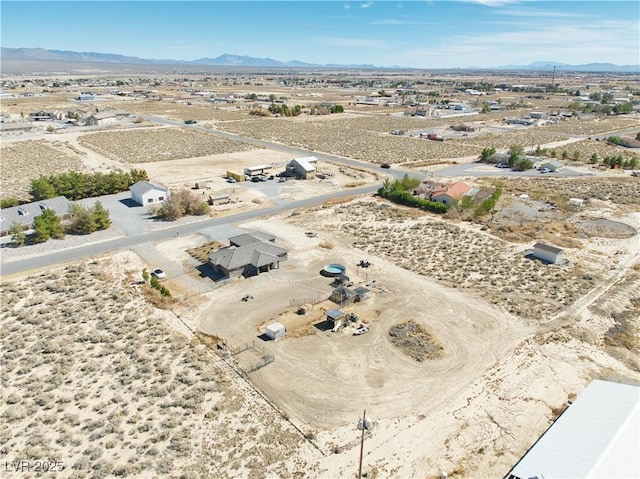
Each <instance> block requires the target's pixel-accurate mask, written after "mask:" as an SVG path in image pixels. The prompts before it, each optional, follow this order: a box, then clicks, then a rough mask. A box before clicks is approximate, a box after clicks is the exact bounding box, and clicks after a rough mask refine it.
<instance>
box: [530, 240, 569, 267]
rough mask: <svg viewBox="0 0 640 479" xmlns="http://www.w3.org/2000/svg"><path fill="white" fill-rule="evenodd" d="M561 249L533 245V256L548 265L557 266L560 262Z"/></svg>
mask: <svg viewBox="0 0 640 479" xmlns="http://www.w3.org/2000/svg"><path fill="white" fill-rule="evenodd" d="M562 252H563V250H562V249H561V248H558V247H556V246H552V245H549V244H545V243H536V244H534V245H533V256H535V257H536V258H539V259H541V260H543V261H547V262H548V263H552V264H558V263H561V262H562Z"/></svg>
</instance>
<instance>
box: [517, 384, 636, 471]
mask: <svg viewBox="0 0 640 479" xmlns="http://www.w3.org/2000/svg"><path fill="white" fill-rule="evenodd" d="M638 451H640V387H638V386H632V385H628V384H618V383H612V382H607V381H600V380H595V381H593V382H591V384H589V386H587V388H586V389H585V390H584V392H583V393H582V394H581V395H580V396H578V398H577V399H576V400H575V402H574V403H573V404H572V405H571V406H569V407H568V408H567V410H566V411H565V412H564V413H563V414H562V415H561V416H560V417H559V418H558V419H557V420H556V421H555V423H553V424H552V425H551V427H550V428H549V429H547V431H546V432H545V433H544V434H543V435H542V437H540V439H538V442H536V443H535V444H534V445H533V446H532V447H531V449H529V451H528V452H527V453H526V454H525V455H524V456H523V457H522V459H520V461H519V462H518V463H517V464H516V465H515V467H514V468H513V469H512V470H511V471H510V472H509V474H507V476H505V477H506V478H508V479H515V478H518V479H530V478H534V477H537V478H539V479H543V478H544V479H553V478H562V479H573V478H585V479H586V478H589V479H600V478H601V479H610V478H616V479H626V478H629V479H632V478H638V477H640V458H639V456H638Z"/></svg>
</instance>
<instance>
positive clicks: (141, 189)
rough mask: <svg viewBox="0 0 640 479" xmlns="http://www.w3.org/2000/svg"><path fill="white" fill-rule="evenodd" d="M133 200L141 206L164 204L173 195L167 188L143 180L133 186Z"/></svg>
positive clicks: (131, 188) (131, 189)
mask: <svg viewBox="0 0 640 479" xmlns="http://www.w3.org/2000/svg"><path fill="white" fill-rule="evenodd" d="M129 190H130V191H131V199H132V200H133V201H135V202H136V203H138V204H139V205H142V206H145V205H150V204H152V203H162V202H163V201H164V200H166V199H167V198H169V195H170V194H171V193H170V192H169V190H168V189H167V188H165V187H164V186H162V185H159V184H157V183H152V182H150V181H145V180H141V181H138V182H137V183H135V184H133V185H131V187H130V188H129Z"/></svg>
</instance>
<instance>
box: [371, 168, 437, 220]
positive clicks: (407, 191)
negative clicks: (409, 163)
mask: <svg viewBox="0 0 640 479" xmlns="http://www.w3.org/2000/svg"><path fill="white" fill-rule="evenodd" d="M418 185H420V180H419V179H418V178H410V177H409V176H408V175H404V177H403V178H402V180H394V181H393V182H392V181H390V180H389V179H387V180H385V181H384V183H383V185H382V187H380V188H379V189H378V195H380V196H382V197H383V198H386V199H388V200H390V201H393V202H394V203H398V204H400V205H405V206H412V207H414V208H420V209H422V210H426V211H430V212H432V213H437V214H443V213H446V212H447V210H448V209H449V207H448V206H447V205H445V204H443V203H438V202H437V201H430V200H426V199H424V198H420V197H419V196H414V195H413V190H414V189H415V188H416V187H417V186H418Z"/></svg>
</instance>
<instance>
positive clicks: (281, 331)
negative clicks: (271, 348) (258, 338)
mask: <svg viewBox="0 0 640 479" xmlns="http://www.w3.org/2000/svg"><path fill="white" fill-rule="evenodd" d="M286 333H287V329H286V328H285V327H284V324H282V323H273V324H270V325H269V326H267V327H266V328H264V334H266V335H267V337H268V338H270V339H273V340H274V341H277V340H278V339H282V338H284V335H285V334H286Z"/></svg>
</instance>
